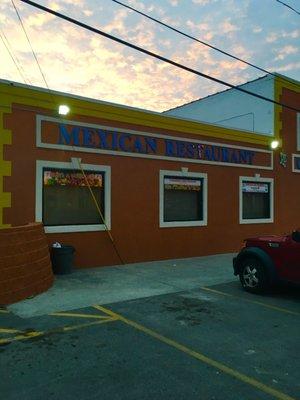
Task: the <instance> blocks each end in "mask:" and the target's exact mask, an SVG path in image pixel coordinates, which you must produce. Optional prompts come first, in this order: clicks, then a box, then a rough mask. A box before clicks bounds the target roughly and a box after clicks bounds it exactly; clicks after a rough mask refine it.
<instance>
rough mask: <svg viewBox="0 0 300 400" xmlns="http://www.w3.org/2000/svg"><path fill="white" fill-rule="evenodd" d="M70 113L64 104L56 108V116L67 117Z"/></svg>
mask: <svg viewBox="0 0 300 400" xmlns="http://www.w3.org/2000/svg"><path fill="white" fill-rule="evenodd" d="M69 112H70V107H68V106H66V105H65V104H61V105H60V106H59V107H58V114H59V115H67V114H69Z"/></svg>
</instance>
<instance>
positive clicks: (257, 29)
mask: <svg viewBox="0 0 300 400" xmlns="http://www.w3.org/2000/svg"><path fill="white" fill-rule="evenodd" d="M262 30H263V29H262V27H261V26H254V28H253V29H252V32H253V33H260V32H262Z"/></svg>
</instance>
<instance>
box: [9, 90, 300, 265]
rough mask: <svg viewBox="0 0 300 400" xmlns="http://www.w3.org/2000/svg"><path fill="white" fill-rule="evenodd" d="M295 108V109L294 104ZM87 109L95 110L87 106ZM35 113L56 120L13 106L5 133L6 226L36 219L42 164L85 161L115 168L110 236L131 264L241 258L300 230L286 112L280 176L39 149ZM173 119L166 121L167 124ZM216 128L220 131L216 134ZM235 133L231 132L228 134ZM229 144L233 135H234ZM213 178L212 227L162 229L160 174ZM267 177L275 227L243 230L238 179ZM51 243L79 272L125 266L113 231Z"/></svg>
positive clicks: (287, 95)
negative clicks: (66, 250) (250, 242)
mask: <svg viewBox="0 0 300 400" xmlns="http://www.w3.org/2000/svg"><path fill="white" fill-rule="evenodd" d="M282 97H283V98H284V99H285V101H287V102H291V104H294V103H295V102H296V103H297V102H298V104H299V93H298V94H296V95H295V94H294V93H293V92H291V91H283V93H282ZM294 106H295V104H294ZM87 107H88V105H87ZM36 114H45V115H51V113H50V112H49V111H48V110H47V109H44V108H37V107H32V106H31V107H28V106H24V105H22V103H18V102H17V101H16V102H15V103H13V104H12V110H11V113H10V114H7V115H6V116H5V128H6V129H8V130H11V132H12V137H13V143H12V145H9V146H5V159H6V160H12V172H11V176H10V177H5V180H4V184H5V191H6V192H10V193H11V207H10V208H4V211H3V220H4V223H6V224H11V225H13V226H15V225H22V224H26V223H28V222H31V221H34V220H35V190H36V188H35V186H36V182H35V179H36V178H35V174H36V160H48V161H64V162H70V158H71V157H80V158H81V159H82V160H81V162H82V163H83V164H99V165H107V166H110V167H111V234H112V235H113V237H114V240H115V244H116V246H117V248H118V251H119V253H120V254H121V256H122V258H123V260H124V262H126V263H130V262H138V261H150V260H155V259H167V258H181V257H193V256H200V255H208V254H214V253H224V252H233V251H237V250H238V249H239V247H240V246H241V243H242V241H243V239H244V238H246V237H248V236H252V235H258V234H259V235H261V234H280V233H284V232H288V231H290V230H291V229H292V228H295V225H297V221H298V225H300V210H299V206H298V198H296V196H295V193H296V191H298V193H299V190H300V174H297V173H293V172H292V171H291V156H290V154H291V153H296V127H295V123H296V122H295V121H296V113H295V112H288V111H285V110H283V112H282V138H283V151H284V152H286V153H287V154H288V166H287V167H286V168H284V167H283V166H281V165H280V164H279V155H278V154H277V153H275V157H274V170H271V171H269V170H262V169H259V168H257V169H256V168H254V169H247V168H243V167H229V166H219V165H206V164H196V163H190V162H185V161H184V160H182V161H169V160H155V159H146V158H136V157H124V156H119V155H107V154H95V153H86V152H74V151H65V150H54V149H43V148H37V147H36V145H35V140H36V139H35V132H36V120H35V117H36ZM165 118H166V117H165ZM70 119H72V120H75V121H85V122H89V123H96V124H99V125H109V126H114V127H116V128H117V127H122V128H124V129H132V130H136V131H138V130H140V131H143V132H149V133H150V132H152V133H159V134H166V135H172V136H180V137H183V136H186V137H187V138H189V139H192V138H196V139H198V140H199V139H204V140H209V141H211V142H213V141H216V142H219V143H230V140H229V139H228V138H227V139H219V138H215V137H214V135H213V131H212V135H211V137H209V138H208V137H207V136H201V126H200V125H199V132H198V133H197V134H195V133H191V134H189V133H185V134H183V133H182V132H178V131H176V129H172V130H170V129H158V128H157V127H155V126H149V125H148V126H145V125H142V124H140V123H129V122H128V121H126V122H122V121H120V120H118V121H117V120H116V121H112V119H111V118H110V119H109V120H108V119H105V118H104V117H103V116H101V117H97V116H95V115H93V116H88V115H85V116H83V115H80V114H77V115H74V114H73V115H72V116H71V117H70ZM216 129H217V128H216ZM228 131H229V130H228ZM228 137H229V136H228ZM231 143H232V144H234V145H241V146H252V147H255V148H262V149H266V150H268V148H267V147H266V146H263V145H259V144H256V145H253V144H247V143H245V141H243V142H242V141H241V142H239V141H237V140H235V141H231ZM182 167H186V168H188V171H189V172H201V173H207V175H208V224H207V226H202V227H180V228H160V227H159V171H160V170H174V171H180V170H181V168H182ZM254 174H260V176H261V177H271V178H274V179H275V181H274V190H275V204H274V207H275V208H274V223H268V224H249V225H244V224H242V225H241V224H239V177H240V176H252V177H254ZM47 239H48V243H49V244H51V243H53V242H54V241H59V242H62V243H65V244H72V245H73V246H74V247H75V248H76V257H75V262H76V266H78V267H91V266H102V265H112V264H119V263H120V261H119V259H118V257H117V255H116V253H115V251H114V248H113V246H112V244H111V242H110V240H109V237H108V235H107V233H106V232H104V231H102V232H78V233H77V232H76V233H49V234H47Z"/></svg>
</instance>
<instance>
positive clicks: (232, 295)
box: [200, 286, 300, 315]
mask: <svg viewBox="0 0 300 400" xmlns="http://www.w3.org/2000/svg"><path fill="white" fill-rule="evenodd" d="M200 289H202V290H206V291H208V292H212V293H216V294H220V295H222V296H227V297H234V298H237V299H240V300H243V301H247V302H248V303H253V304H258V305H259V306H263V307H266V308H270V309H271V310H275V311H280V312H283V313H286V314H292V315H300V313H299V312H297V311H291V310H288V309H286V308H282V307H277V306H273V305H271V304H267V303H264V302H262V301H257V300H249V299H246V298H244V297H243V298H242V297H240V296H236V295H234V294H229V293H226V292H221V291H220V290H215V289H210V288H208V287H205V286H201V287H200Z"/></svg>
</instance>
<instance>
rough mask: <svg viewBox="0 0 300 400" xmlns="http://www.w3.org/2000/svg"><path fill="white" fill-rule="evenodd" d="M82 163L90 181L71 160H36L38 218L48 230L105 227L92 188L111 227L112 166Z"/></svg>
mask: <svg viewBox="0 0 300 400" xmlns="http://www.w3.org/2000/svg"><path fill="white" fill-rule="evenodd" d="M82 167H83V169H84V172H85V176H86V179H87V180H88V183H89V185H88V184H87V182H86V179H85V177H84V176H83V174H82V172H81V170H80V169H78V168H76V167H74V166H73V164H72V163H59V162H58V163H57V162H47V161H37V187H36V218H37V220H42V221H43V224H44V226H45V231H46V232H78V231H93V230H104V229H105V225H104V223H103V221H102V218H101V216H100V215H99V212H98V210H97V207H96V204H95V202H94V199H93V196H92V194H91V192H90V189H91V190H92V192H93V195H94V198H95V199H96V201H97V204H98V206H99V208H100V211H101V214H102V216H104V219H105V223H106V225H107V226H108V228H110V168H109V167H101V166H96V165H83V166H82ZM89 187H90V189H89Z"/></svg>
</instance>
